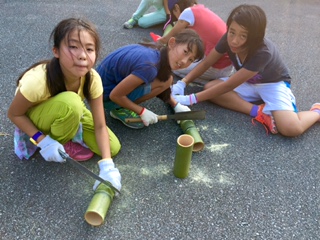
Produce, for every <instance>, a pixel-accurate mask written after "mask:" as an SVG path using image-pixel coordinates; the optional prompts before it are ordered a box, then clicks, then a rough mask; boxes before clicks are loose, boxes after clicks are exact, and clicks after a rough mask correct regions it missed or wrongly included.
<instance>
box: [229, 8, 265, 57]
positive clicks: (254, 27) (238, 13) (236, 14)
mask: <svg viewBox="0 0 320 240" xmlns="http://www.w3.org/2000/svg"><path fill="white" fill-rule="evenodd" d="M233 21H235V22H236V23H237V24H239V25H241V26H242V27H244V28H245V29H246V30H247V31H248V38H247V41H246V43H245V46H246V47H247V48H248V57H247V58H246V59H249V58H250V57H251V56H252V55H253V54H254V53H255V52H256V50H257V49H258V48H259V47H260V46H261V44H262V43H263V39H264V36H265V30H266V26H267V17H266V14H265V13H264V11H263V10H262V9H261V8H260V7H259V6H256V5H248V4H242V5H239V6H238V7H236V8H235V9H233V10H232V12H231V13H230V15H229V17H228V20H227V28H228V30H229V27H230V25H231V23H232V22H233Z"/></svg>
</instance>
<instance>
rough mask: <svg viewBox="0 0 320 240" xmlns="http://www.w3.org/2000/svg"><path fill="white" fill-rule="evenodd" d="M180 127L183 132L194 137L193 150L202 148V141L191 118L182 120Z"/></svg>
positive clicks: (196, 150)
mask: <svg viewBox="0 0 320 240" xmlns="http://www.w3.org/2000/svg"><path fill="white" fill-rule="evenodd" d="M180 127H181V129H182V131H183V132H184V133H185V134H189V135H191V136H192V137H193V139H194V145H193V151H194V152H199V151H201V150H202V149H203V148H204V142H203V140H202V138H201V136H200V134H199V132H198V130H197V128H196V126H195V124H194V122H193V121H192V120H183V121H181V122H180Z"/></svg>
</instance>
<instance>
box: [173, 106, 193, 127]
mask: <svg viewBox="0 0 320 240" xmlns="http://www.w3.org/2000/svg"><path fill="white" fill-rule="evenodd" d="M173 110H174V112H175V113H178V112H189V111H191V109H190V108H189V107H187V106H185V105H182V104H181V103H177V105H176V106H175V107H174V108H173ZM180 122H181V121H180V120H177V123H178V124H180Z"/></svg>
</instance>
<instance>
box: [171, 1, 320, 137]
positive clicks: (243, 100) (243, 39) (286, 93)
mask: <svg viewBox="0 0 320 240" xmlns="http://www.w3.org/2000/svg"><path fill="white" fill-rule="evenodd" d="M266 23H267V20H266V15H265V13H264V11H263V10H262V9H261V8H260V7H258V6H255V5H247V4H244V5H240V6H238V7H236V8H235V9H234V10H233V11H232V12H231V14H230V16H229V17H228V20H227V33H226V34H225V35H224V36H223V37H222V38H221V39H220V41H219V43H218V44H217V46H216V47H215V49H213V50H212V51H211V52H210V54H209V55H208V56H207V57H206V58H205V60H204V61H202V62H201V63H200V64H199V65H198V66H197V67H196V68H194V69H193V70H192V71H191V72H190V73H189V74H188V75H186V77H185V78H183V79H182V80H180V81H178V82H177V83H176V84H175V85H173V87H172V93H173V96H174V98H175V99H176V100H177V101H178V102H179V103H181V104H184V105H192V104H195V103H198V102H202V101H205V100H209V101H211V102H213V103H215V104H217V105H220V106H222V107H225V108H228V109H231V110H234V111H238V112H241V113H245V114H248V115H250V116H251V117H253V119H252V121H253V122H254V121H258V122H260V123H262V124H263V125H264V126H265V128H266V130H267V131H270V132H271V133H273V134H276V133H278V132H279V133H281V134H282V135H284V136H288V137H295V136H298V135H300V134H302V133H303V132H305V131H306V130H307V129H308V128H310V127H311V126H312V125H313V124H314V123H316V122H317V121H320V117H319V115H320V103H316V104H314V105H312V107H311V109H310V111H304V112H297V108H296V102H295V97H294V95H293V94H292V92H291V89H290V84H291V77H290V75H289V72H288V68H287V66H286V65H285V64H284V62H283V61H282V59H281V57H280V54H279V51H278V50H277V48H276V47H275V45H274V44H273V43H272V42H271V41H270V40H268V39H266V38H265V29H266ZM224 53H228V55H229V57H230V60H231V61H232V63H233V65H234V67H235V69H236V72H235V73H234V74H233V75H232V76H230V77H228V78H222V79H218V80H215V81H211V82H209V83H208V84H206V85H205V88H204V91H201V92H199V93H197V94H190V95H188V96H181V95H184V88H185V87H186V85H187V84H188V83H190V82H192V81H193V80H194V79H196V78H197V77H198V76H200V75H201V74H202V73H203V72H205V71H206V70H207V69H208V68H209V67H210V66H211V65H212V64H213V63H215V62H216V61H217V60H218V59H219V58H220V57H221V56H222V55H223V54H224ZM257 101H263V102H264V103H263V104H261V105H255V104H253V103H252V102H257Z"/></svg>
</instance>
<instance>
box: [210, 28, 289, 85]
mask: <svg viewBox="0 0 320 240" xmlns="http://www.w3.org/2000/svg"><path fill="white" fill-rule="evenodd" d="M215 49H216V51H217V52H219V53H221V54H223V53H226V52H227V53H228V55H229V57H230V60H231V62H232V64H233V66H234V67H235V69H236V70H237V71H238V70H240V69H241V68H245V69H247V70H249V71H253V72H258V73H257V75H255V76H254V77H252V78H250V79H248V80H247V82H248V83H271V82H280V81H285V82H288V83H290V82H291V77H290V75H289V70H288V68H287V66H286V65H285V63H284V62H283V60H282V58H281V56H280V53H279V51H278V49H277V47H276V46H275V45H274V43H273V42H271V41H270V40H268V39H267V38H264V41H263V44H262V46H261V47H260V48H259V49H258V50H257V51H256V53H255V54H254V55H253V56H252V57H251V58H250V59H248V61H245V62H244V64H243V65H241V64H239V62H238V60H237V56H236V54H234V53H233V52H232V51H231V50H230V47H229V45H228V42H227V33H226V34H225V35H224V36H223V37H222V38H221V39H220V41H219V43H218V44H217V45H216V47H215Z"/></svg>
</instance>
